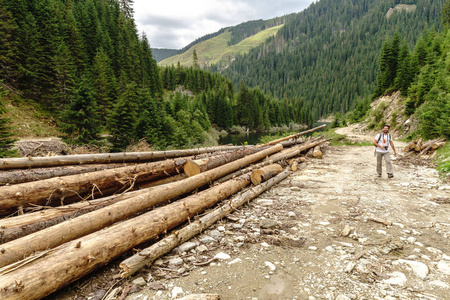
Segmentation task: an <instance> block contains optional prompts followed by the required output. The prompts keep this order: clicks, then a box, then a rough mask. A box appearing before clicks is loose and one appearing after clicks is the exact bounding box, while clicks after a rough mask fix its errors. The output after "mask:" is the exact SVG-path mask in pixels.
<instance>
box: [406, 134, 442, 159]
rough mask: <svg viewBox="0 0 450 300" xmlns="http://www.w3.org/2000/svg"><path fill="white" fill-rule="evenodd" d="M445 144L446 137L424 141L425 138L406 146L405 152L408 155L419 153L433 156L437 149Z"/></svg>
mask: <svg viewBox="0 0 450 300" xmlns="http://www.w3.org/2000/svg"><path fill="white" fill-rule="evenodd" d="M444 145H445V139H444V138H443V139H434V140H428V141H424V140H423V139H419V140H414V141H411V142H409V143H408V145H406V146H405V149H404V152H405V155H406V156H409V155H413V154H417V155H420V156H427V157H433V156H434V155H435V153H436V152H435V151H436V149H438V148H439V147H442V146H444Z"/></svg>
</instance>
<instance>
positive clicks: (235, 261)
mask: <svg viewBox="0 0 450 300" xmlns="http://www.w3.org/2000/svg"><path fill="white" fill-rule="evenodd" d="M240 262H242V259H240V258H236V259H233V260H232V261H230V262H229V263H228V264H229V265H233V264H237V263H240Z"/></svg>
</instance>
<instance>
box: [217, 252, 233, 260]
mask: <svg viewBox="0 0 450 300" xmlns="http://www.w3.org/2000/svg"><path fill="white" fill-rule="evenodd" d="M214 258H215V259H221V260H227V259H231V256H229V255H228V254H226V253H223V252H219V253H217V254H216V255H215V256H214Z"/></svg>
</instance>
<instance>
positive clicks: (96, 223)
mask: <svg viewBox="0 0 450 300" xmlns="http://www.w3.org/2000/svg"><path fill="white" fill-rule="evenodd" d="M282 149H283V146H281V145H280V144H278V145H275V146H272V147H270V148H267V149H265V150H262V151H260V152H257V153H255V154H252V155H248V156H246V157H244V158H241V159H238V160H236V161H233V162H230V163H228V164H225V165H223V166H220V167H218V168H215V169H213V170H209V171H206V172H204V173H201V174H198V175H196V176H192V177H188V178H186V179H184V180H180V181H177V182H173V183H169V184H166V185H163V186H156V187H153V188H150V189H148V190H144V191H145V192H143V193H142V194H139V195H138V196H134V197H132V198H129V199H126V200H123V201H119V202H117V203H114V204H112V205H109V206H106V207H104V208H101V209H99V210H95V211H92V212H90V213H87V214H84V215H82V216H79V217H77V218H74V219H70V220H68V221H67V222H63V223H60V224H57V225H54V226H52V227H49V228H46V229H43V230H41V231H38V232H36V233H33V234H30V235H27V236H24V237H22V238H19V239H16V240H14V241H10V242H8V243H5V244H3V245H2V246H1V248H2V251H0V267H2V266H6V265H8V264H11V263H14V262H16V261H18V260H20V259H21V258H23V257H26V256H28V255H30V254H31V253H33V252H35V251H42V250H45V249H47V248H53V247H56V246H58V245H61V244H63V243H65V242H67V241H71V240H73V239H76V238H79V237H81V236H84V235H87V234H89V233H92V232H95V231H97V230H100V229H101V228H104V227H106V226H109V225H111V224H113V223H115V222H118V221H121V220H124V219H126V218H129V217H131V216H133V215H135V214H137V213H139V212H142V211H145V210H146V209H148V208H151V207H153V206H155V205H157V204H160V203H163V202H165V201H167V200H170V199H173V198H175V197H179V196H181V195H183V194H186V193H188V192H190V191H193V190H194V189H197V188H199V187H201V186H203V185H205V184H208V183H210V182H212V181H214V180H215V179H218V178H220V177H223V176H224V175H226V174H229V173H231V172H233V171H235V170H237V169H239V168H241V167H242V166H246V165H249V164H251V163H253V162H255V161H258V160H261V159H263V158H264V157H266V156H268V155H270V154H272V153H274V152H277V151H281V150H282ZM249 178H250V176H249ZM249 180H250V179H249ZM49 237H51V238H49ZM0 298H1V297H0Z"/></svg>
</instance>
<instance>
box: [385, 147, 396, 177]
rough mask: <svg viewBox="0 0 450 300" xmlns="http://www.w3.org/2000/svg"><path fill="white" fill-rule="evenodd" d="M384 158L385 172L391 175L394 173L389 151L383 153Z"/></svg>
mask: <svg viewBox="0 0 450 300" xmlns="http://www.w3.org/2000/svg"><path fill="white" fill-rule="evenodd" d="M384 160H385V161H386V172H387V173H388V174H391V175H393V174H394V173H392V165H391V156H390V155H389V152H388V153H386V154H384Z"/></svg>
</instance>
